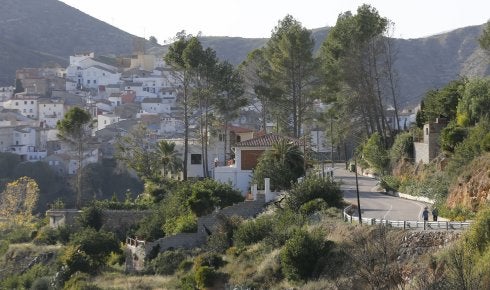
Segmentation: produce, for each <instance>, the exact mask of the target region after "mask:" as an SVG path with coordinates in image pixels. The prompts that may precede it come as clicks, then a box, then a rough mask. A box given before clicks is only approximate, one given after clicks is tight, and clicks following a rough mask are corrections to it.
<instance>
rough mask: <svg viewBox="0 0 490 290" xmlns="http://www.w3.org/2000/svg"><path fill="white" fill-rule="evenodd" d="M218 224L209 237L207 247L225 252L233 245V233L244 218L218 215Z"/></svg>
mask: <svg viewBox="0 0 490 290" xmlns="http://www.w3.org/2000/svg"><path fill="white" fill-rule="evenodd" d="M217 220H218V222H217V224H216V225H215V227H214V231H213V233H212V234H211V236H209V237H208V242H207V247H208V248H209V249H210V250H211V251H214V252H218V253H224V252H225V251H226V250H227V249H228V248H229V247H231V246H232V245H233V233H234V232H235V231H236V230H237V228H238V227H239V225H240V224H241V222H242V219H241V218H239V217H237V216H232V217H227V216H225V215H222V214H218V216H217Z"/></svg>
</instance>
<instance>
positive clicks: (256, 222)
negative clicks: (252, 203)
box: [233, 216, 272, 247]
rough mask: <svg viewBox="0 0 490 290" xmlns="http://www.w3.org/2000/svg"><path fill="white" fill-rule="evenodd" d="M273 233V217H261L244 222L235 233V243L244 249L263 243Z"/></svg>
mask: <svg viewBox="0 0 490 290" xmlns="http://www.w3.org/2000/svg"><path fill="white" fill-rule="evenodd" d="M271 231H272V217H271V216H260V217H258V218H256V219H253V220H248V221H245V222H243V223H242V224H241V225H239V226H238V228H237V230H236V231H235V232H234V233H233V243H234V244H235V246H237V247H244V246H248V245H252V244H255V243H258V242H260V241H262V240H263V239H264V238H265V237H267V235H268V234H269V233H270V232H271Z"/></svg>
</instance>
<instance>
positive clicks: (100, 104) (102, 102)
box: [0, 53, 258, 178]
mask: <svg viewBox="0 0 490 290" xmlns="http://www.w3.org/2000/svg"><path fill="white" fill-rule="evenodd" d="M116 62H119V64H117V63H116ZM174 77H175V73H174V72H172V71H171V70H170V68H168V67H166V66H165V64H164V63H163V61H162V60H161V59H158V58H157V57H155V56H153V55H143V54H139V55H135V56H132V57H131V58H120V59H108V58H104V57H96V56H95V55H94V53H86V54H77V55H74V56H71V57H70V65H69V66H68V67H67V68H61V67H57V68H25V69H19V70H18V71H17V74H16V79H17V84H18V86H19V87H18V88H14V87H4V88H1V89H0V91H1V92H2V94H1V102H0V106H1V112H0V118H1V123H0V126H1V127H0V132H1V134H0V136H1V137H0V138H1V139H0V151H1V152H11V153H14V154H18V155H20V156H21V160H22V161H41V160H42V161H44V162H47V163H48V164H49V165H50V166H53V168H56V171H57V172H58V173H59V174H60V175H66V174H68V175H73V174H75V173H76V170H77V168H78V164H77V158H75V156H74V153H73V152H70V148H69V147H66V146H63V142H60V140H59V138H58V137H57V129H56V124H57V122H58V121H60V120H62V119H63V117H64V115H65V113H66V112H67V111H68V110H69V109H70V108H72V107H75V106H77V107H81V108H83V109H85V110H87V111H88V112H90V113H91V114H92V117H93V119H94V121H96V123H95V124H96V125H94V126H93V134H92V137H93V141H92V142H90V147H89V148H87V150H86V151H85V152H84V160H83V161H84V162H85V164H84V165H86V164H89V163H94V162H98V161H100V160H101V159H103V158H113V153H114V148H113V147H111V146H107V145H108V144H109V145H110V144H114V142H115V139H116V138H117V137H120V136H122V135H124V134H125V133H127V132H129V131H130V130H131V128H132V127H134V126H135V125H136V124H137V123H142V124H144V125H145V126H146V127H147V128H148V129H149V130H151V132H152V135H151V136H147V137H148V138H151V140H152V141H153V142H156V141H158V140H162V139H165V140H169V141H172V142H175V143H177V144H182V136H183V122H182V112H181V108H180V107H179V103H178V96H177V90H176V87H175V86H176V84H175V82H173V81H172V79H173V78H174ZM16 90H18V91H19V90H20V92H16ZM254 118H255V117H254V115H253V112H248V114H244V115H243V116H242V117H240V118H239V119H238V120H237V121H238V123H237V125H239V126H240V127H233V126H232V127H230V128H229V130H230V131H232V132H234V133H235V134H234V135H232V139H234V140H233V141H232V143H231V144H234V143H236V142H237V141H238V142H239V141H245V140H247V139H251V138H253V137H254V135H253V133H254V132H257V131H258V130H257V129H256V123H252V122H251V121H250V120H251V119H254ZM192 126H194V127H195V126H196V124H195V123H194V124H193V125H192ZM220 129H222V128H216V132H213V133H214V135H215V136H217V137H216V138H215V139H213V141H212V142H213V144H212V145H210V147H212V148H215V150H210V152H212V153H210V155H211V156H209V157H208V160H210V164H209V166H210V167H209V168H210V169H211V170H212V169H213V168H214V167H215V166H218V165H225V164H226V161H228V160H225V157H224V155H223V154H224V153H223V150H218V148H222V147H223V143H222V142H221V143H220V141H219V140H218V136H219V130H220ZM196 133H197V132H194V133H193V136H194V137H192V138H191V139H192V140H193V141H191V143H192V144H194V145H193V146H191V152H189V167H188V168H189V170H188V171H189V172H188V176H189V177H195V178H198V177H204V176H205V174H204V173H203V171H202V170H203V169H202V168H203V167H202V166H201V163H202V161H201V160H202V158H201V152H200V146H198V136H197V135H196ZM241 138H243V139H241ZM228 144H230V143H228ZM229 150H230V149H228V152H227V154H230V151H229ZM226 159H230V156H229V155H228V156H227V158H226ZM208 174H209V173H208ZM206 176H208V175H206Z"/></svg>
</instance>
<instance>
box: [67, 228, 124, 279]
mask: <svg viewBox="0 0 490 290" xmlns="http://www.w3.org/2000/svg"><path fill="white" fill-rule="evenodd" d="M111 252H115V253H120V252H121V249H120V248H119V243H118V242H117V240H116V238H115V236H114V234H113V233H109V232H104V231H100V232H97V231H95V230H94V229H92V228H87V229H85V230H83V231H81V232H78V233H76V234H74V235H73V238H72V240H71V241H70V245H69V246H68V247H67V248H66V249H65V252H64V254H63V255H62V256H61V262H62V263H63V264H64V265H67V266H68V268H69V271H68V273H69V274H72V273H75V272H77V271H80V272H85V273H95V272H96V271H97V270H98V269H99V267H100V266H102V265H104V264H105V263H106V261H107V259H108V258H109V255H110V253H111Z"/></svg>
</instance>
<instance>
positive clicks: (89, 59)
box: [66, 52, 120, 88]
mask: <svg viewBox="0 0 490 290" xmlns="http://www.w3.org/2000/svg"><path fill="white" fill-rule="evenodd" d="M90 68H91V69H90ZM116 72H117V67H115V66H112V65H109V64H107V63H104V62H101V61H97V60H96V59H95V54H94V53H93V52H90V53H81V54H76V55H74V56H70V65H69V66H68V67H67V68H66V79H68V80H71V81H73V82H75V84H76V86H77V87H82V86H84V87H90V88H97V87H98V86H99V85H107V84H112V83H117V81H119V78H120V75H119V74H117V73H116ZM104 73H106V75H104ZM99 77H100V78H99ZM94 80H95V84H94ZM114 80H116V82H113V81H114Z"/></svg>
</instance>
